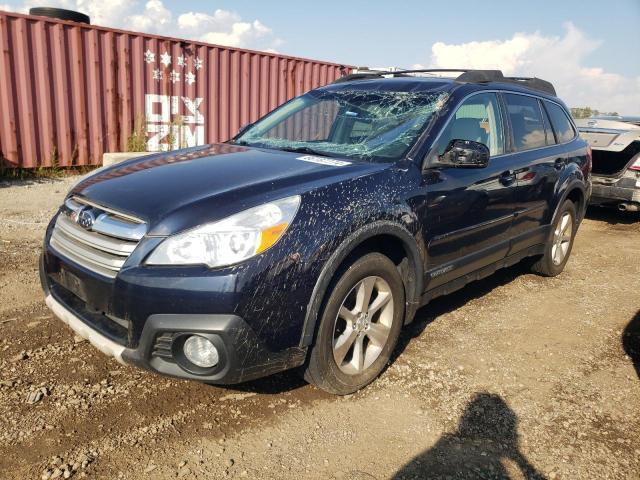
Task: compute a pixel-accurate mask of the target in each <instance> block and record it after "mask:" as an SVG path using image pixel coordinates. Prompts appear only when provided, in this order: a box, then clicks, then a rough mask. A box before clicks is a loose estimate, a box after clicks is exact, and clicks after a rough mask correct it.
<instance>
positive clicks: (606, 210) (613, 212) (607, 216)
mask: <svg viewBox="0 0 640 480" xmlns="http://www.w3.org/2000/svg"><path fill="white" fill-rule="evenodd" d="M586 218H588V219H589V220H596V221H600V222H607V223H608V224H609V225H617V224H622V225H630V224H632V223H636V222H640V212H621V211H620V210H618V209H616V208H613V207H596V206H590V207H589V208H588V209H587V214H586Z"/></svg>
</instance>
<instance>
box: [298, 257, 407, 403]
mask: <svg viewBox="0 0 640 480" xmlns="http://www.w3.org/2000/svg"><path fill="white" fill-rule="evenodd" d="M404 301H405V300H404V286H403V282H402V278H401V277H400V274H399V272H398V269H397V268H396V266H395V265H394V264H393V262H392V261H391V260H389V258H387V257H386V256H384V255H382V254H380V253H369V254H367V255H364V256H363V257H361V258H359V259H358V260H356V261H355V262H354V263H353V264H352V265H351V266H350V267H349V268H348V269H347V270H346V271H345V272H344V273H343V274H342V275H341V276H340V277H339V278H338V279H337V281H336V282H332V287H330V289H329V292H328V298H327V300H326V302H325V305H324V309H323V311H322V317H321V319H320V326H319V328H318V334H317V337H316V341H315V344H314V346H313V348H312V349H311V353H310V356H309V361H308V364H307V368H306V371H305V378H306V379H307V381H309V382H310V383H313V384H314V385H316V386H317V387H319V388H321V389H323V390H325V391H327V392H329V393H335V394H338V395H347V394H350V393H353V392H355V391H357V390H359V389H361V388H362V387H364V386H366V385H367V384H369V383H370V382H372V381H373V380H374V379H375V378H376V377H377V376H378V375H379V374H380V372H381V371H382V369H383V368H384V367H385V365H386V364H387V362H388V361H389V358H390V357H391V353H392V352H393V348H394V347H395V345H396V342H397V340H398V336H399V334H400V329H401V328H402V320H403V318H404Z"/></svg>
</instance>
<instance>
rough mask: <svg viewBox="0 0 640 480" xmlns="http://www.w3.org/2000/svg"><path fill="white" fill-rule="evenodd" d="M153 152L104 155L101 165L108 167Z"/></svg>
mask: <svg viewBox="0 0 640 480" xmlns="http://www.w3.org/2000/svg"><path fill="white" fill-rule="evenodd" d="M153 153H155V152H115V153H104V154H103V155H102V165H104V166H105V167H106V166H109V165H113V164H116V163H120V162H124V161H125V160H129V159H131V158H138V157H144V156H145V155H151V154H153Z"/></svg>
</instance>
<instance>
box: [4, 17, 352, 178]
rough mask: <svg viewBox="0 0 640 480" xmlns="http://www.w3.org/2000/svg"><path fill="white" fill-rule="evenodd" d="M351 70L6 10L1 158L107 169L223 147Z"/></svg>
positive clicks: (20, 163) (29, 164)
mask: <svg viewBox="0 0 640 480" xmlns="http://www.w3.org/2000/svg"><path fill="white" fill-rule="evenodd" d="M352 68H353V67H351V66H349V65H339V64H335V63H328V62H322V61H317V60H309V59H304V58H295V57H290V56H286V55H279V54H274V53H267V52H257V51H251V50H245V49H239V48H231V47H223V46H217V45H209V44H205V43H200V42H195V41H191V40H181V39H176V38H168V37H161V36H157V35H148V34H142V33H136V32H128V31H123V30H116V29H112V28H104V27H100V26H94V25H87V24H81V23H74V22H67V21H61V20H56V19H51V18H45V17H36V16H31V15H21V14H17V13H9V12H0V157H1V158H0V161H2V163H3V165H4V166H5V167H23V168H33V167H40V166H44V167H50V166H54V165H55V166H62V167H66V166H75V165H100V164H101V163H102V154H103V153H104V152H124V151H132V150H141V149H146V150H147V151H158V150H167V149H175V148H180V147H185V146H194V145H202V144H206V143H213V142H220V141H225V140H228V139H229V138H230V137H232V136H233V135H235V134H236V133H237V131H238V129H239V128H240V127H241V126H242V125H245V124H247V123H250V122H253V121H255V120H256V119H258V118H259V117H260V116H262V115H264V114H265V113H267V112H269V111H270V110H272V109H273V108H275V107H277V106H278V105H280V104H282V103H284V102H285V101H287V100H289V99H291V98H293V97H295V96H297V95H300V94H302V93H304V92H306V91H308V90H310V89H312V88H316V87H319V86H322V85H325V84H327V83H330V82H332V81H333V80H335V79H336V78H339V77H340V76H342V75H344V74H348V73H350V72H351V70H352Z"/></svg>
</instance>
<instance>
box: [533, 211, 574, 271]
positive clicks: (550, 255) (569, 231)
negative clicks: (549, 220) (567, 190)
mask: <svg viewBox="0 0 640 480" xmlns="http://www.w3.org/2000/svg"><path fill="white" fill-rule="evenodd" d="M576 217H577V215H576V207H575V205H574V203H573V202H572V201H571V200H566V201H565V202H564V203H563V204H562V206H561V207H560V210H559V211H558V214H557V215H556V218H555V221H554V223H553V226H552V231H551V234H550V236H549V239H548V240H547V244H546V246H545V249H544V254H543V255H542V256H541V257H540V258H539V259H538V260H537V261H536V262H535V263H534V264H533V266H532V268H531V269H532V270H533V271H534V272H535V273H538V274H540V275H544V276H545V277H555V276H556V275H559V274H560V273H562V271H563V270H564V267H565V265H566V264H567V261H568V260H569V255H571V249H572V248H573V240H574V239H575V236H576V230H577V221H576Z"/></svg>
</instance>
